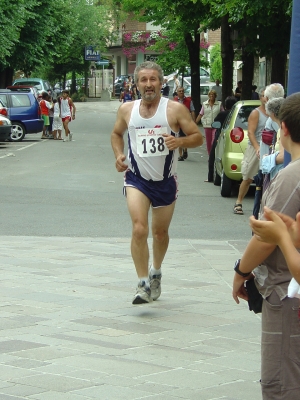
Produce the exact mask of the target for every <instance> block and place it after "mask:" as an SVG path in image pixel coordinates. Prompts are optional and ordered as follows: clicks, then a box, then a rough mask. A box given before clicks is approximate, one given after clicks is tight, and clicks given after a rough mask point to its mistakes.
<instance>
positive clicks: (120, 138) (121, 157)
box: [111, 103, 129, 172]
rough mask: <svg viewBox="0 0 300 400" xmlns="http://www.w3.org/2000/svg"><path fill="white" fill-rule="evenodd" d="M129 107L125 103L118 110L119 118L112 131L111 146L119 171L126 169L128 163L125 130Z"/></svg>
mask: <svg viewBox="0 0 300 400" xmlns="http://www.w3.org/2000/svg"><path fill="white" fill-rule="evenodd" d="M128 108H129V107H128V106H127V105H126V103H124V104H123V105H122V106H121V107H120V108H119V110H118V113H117V120H116V123H115V125H114V128H113V131H112V133H111V146H112V149H113V152H114V154H115V157H116V169H117V171H118V172H123V171H126V169H127V168H128V165H127V164H125V163H124V161H125V159H126V156H125V154H124V132H125V131H126V129H127V126H128V125H127V122H126V116H127V114H128V110H127V109H128Z"/></svg>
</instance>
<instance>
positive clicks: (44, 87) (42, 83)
mask: <svg viewBox="0 0 300 400" xmlns="http://www.w3.org/2000/svg"><path fill="white" fill-rule="evenodd" d="M12 85H13V86H15V85H17V86H33V87H35V88H36V89H37V91H38V94H39V99H41V98H42V93H43V92H47V93H49V94H50V95H51V96H52V98H54V99H55V98H56V93H55V91H54V90H53V88H52V86H51V85H50V83H49V82H48V81H46V80H44V79H40V78H19V79H16V80H15V81H14V82H13V84H12Z"/></svg>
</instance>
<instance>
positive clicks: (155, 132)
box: [135, 127, 169, 157]
mask: <svg viewBox="0 0 300 400" xmlns="http://www.w3.org/2000/svg"><path fill="white" fill-rule="evenodd" d="M135 133H136V145H137V153H138V155H139V156H140V157H156V156H167V155H168V154H169V149H168V147H167V146H166V144H165V139H164V137H163V136H162V134H163V133H168V131H167V128H166V127H161V128H149V129H136V130H135Z"/></svg>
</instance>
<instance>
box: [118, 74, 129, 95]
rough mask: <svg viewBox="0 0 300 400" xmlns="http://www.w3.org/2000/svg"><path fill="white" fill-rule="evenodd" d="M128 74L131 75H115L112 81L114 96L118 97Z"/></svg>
mask: <svg viewBox="0 0 300 400" xmlns="http://www.w3.org/2000/svg"><path fill="white" fill-rule="evenodd" d="M128 76H131V75H120V76H117V77H116V79H115V82H114V88H115V96H117V97H119V96H120V94H121V92H122V91H123V90H124V88H125V86H126V83H127V82H128Z"/></svg>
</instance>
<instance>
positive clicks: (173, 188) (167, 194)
mask: <svg viewBox="0 0 300 400" xmlns="http://www.w3.org/2000/svg"><path fill="white" fill-rule="evenodd" d="M126 186H130V187H134V188H136V189H138V190H139V191H140V192H142V193H144V195H145V196H147V197H148V199H149V200H150V202H151V205H152V207H153V208H156V207H166V206H169V205H170V204H172V203H173V202H174V201H175V200H176V199H177V196H178V188H177V186H178V185H177V176H176V175H173V176H171V177H170V178H168V179H164V180H162V181H148V180H147V179H144V178H142V177H138V176H136V175H135V174H134V173H133V172H132V171H130V170H127V171H126V172H125V176H124V190H123V193H124V195H125V196H126Z"/></svg>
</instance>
